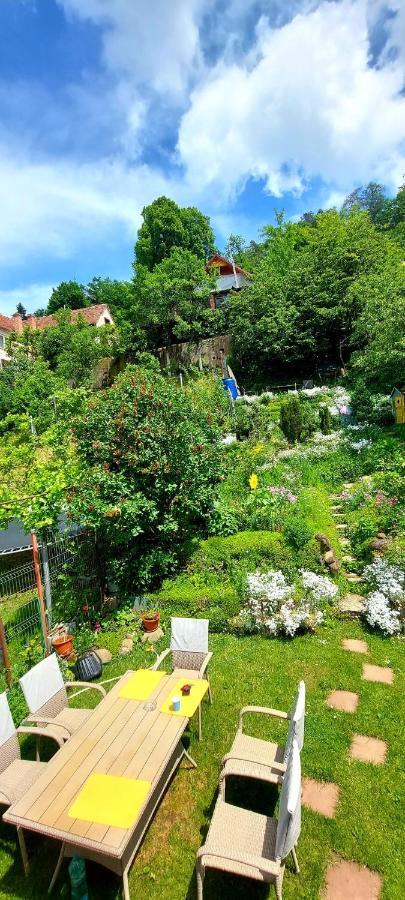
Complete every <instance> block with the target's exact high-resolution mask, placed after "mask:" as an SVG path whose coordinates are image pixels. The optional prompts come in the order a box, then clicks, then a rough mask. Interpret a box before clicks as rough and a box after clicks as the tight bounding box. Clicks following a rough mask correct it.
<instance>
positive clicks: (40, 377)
mask: <svg viewBox="0 0 405 900" xmlns="http://www.w3.org/2000/svg"><path fill="white" fill-rule="evenodd" d="M61 386H62V382H61V381H60V379H59V378H58V377H57V376H56V375H55V374H54V373H53V372H51V371H50V368H49V365H48V364H47V363H46V361H45V360H44V359H33V358H32V357H30V356H29V355H28V354H27V353H26V352H24V350H23V349H19V350H18V352H16V353H15V354H14V355H13V356H12V357H11V359H10V361H9V362H8V363H7V366H5V367H4V368H2V369H0V419H5V418H6V417H7V416H8V415H9V414H10V413H11V414H12V415H24V414H26V415H28V416H32V418H33V419H34V420H35V426H36V429H37V430H38V431H43V430H44V428H46V427H47V426H48V424H49V423H50V421H51V419H52V416H53V409H52V403H51V398H52V395H53V393H54V392H55V391H56V390H58V389H60V388H61Z"/></svg>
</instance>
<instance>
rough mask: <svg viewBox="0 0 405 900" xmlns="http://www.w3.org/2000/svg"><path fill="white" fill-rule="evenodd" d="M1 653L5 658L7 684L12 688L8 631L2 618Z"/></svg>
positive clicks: (0, 631) (0, 632) (0, 629)
mask: <svg viewBox="0 0 405 900" xmlns="http://www.w3.org/2000/svg"><path fill="white" fill-rule="evenodd" d="M0 654H1V656H2V658H3V665H4V668H5V670H6V678H7V684H8V686H9V688H11V685H12V683H13V678H12V674H11V666H10V657H9V655H8V647H7V641H6V633H5V631H4V624H3V619H0Z"/></svg>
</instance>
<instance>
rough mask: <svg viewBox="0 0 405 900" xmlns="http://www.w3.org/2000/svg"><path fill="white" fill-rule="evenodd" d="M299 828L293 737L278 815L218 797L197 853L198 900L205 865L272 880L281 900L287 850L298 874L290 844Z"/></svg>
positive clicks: (297, 769) (296, 754) (298, 786)
mask: <svg viewBox="0 0 405 900" xmlns="http://www.w3.org/2000/svg"><path fill="white" fill-rule="evenodd" d="M300 831H301V762H300V751H299V749H298V744H297V741H295V740H294V741H293V745H292V750H291V753H290V756H289V759H288V764H287V769H286V773H285V776H284V780H283V785H282V788H281V794H280V807H279V815H278V819H275V818H271V817H269V816H263V815H260V814H259V813H256V812H251V811H250V810H247V809H242V808H241V807H238V806H232V804H230V803H226V802H225V800H223V799H222V797H221V796H219V797H218V800H217V802H216V806H215V809H214V814H213V817H212V821H211V825H210V827H209V831H208V834H207V838H206V841H205V844H204V845H203V847H201V848H200V850H199V851H198V853H197V867H196V869H197V896H198V900H202V898H203V886H204V875H205V870H206V869H219V870H220V871H221V872H229V873H231V874H234V875H241V876H244V877H245V878H254V879H255V880H256V881H261V882H266V883H269V884H274V886H275V889H276V897H277V900H282V884H283V877H284V869H285V859H286V857H287V856H288V854H289V853H291V854H292V858H293V862H294V866H295V871H296V872H297V873H298V872H299V866H298V860H297V854H296V844H297V841H298V838H299V835H300Z"/></svg>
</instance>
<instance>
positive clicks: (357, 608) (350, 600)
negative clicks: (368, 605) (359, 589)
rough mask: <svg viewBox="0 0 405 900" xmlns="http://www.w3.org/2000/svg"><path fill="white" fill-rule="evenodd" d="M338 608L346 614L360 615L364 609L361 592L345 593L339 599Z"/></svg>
mask: <svg viewBox="0 0 405 900" xmlns="http://www.w3.org/2000/svg"><path fill="white" fill-rule="evenodd" d="M339 609H340V612H341V613H344V614H345V615H348V616H361V615H362V613H363V612H364V610H365V605H364V597H362V596H361V594H346V596H345V597H342V599H341V600H339Z"/></svg>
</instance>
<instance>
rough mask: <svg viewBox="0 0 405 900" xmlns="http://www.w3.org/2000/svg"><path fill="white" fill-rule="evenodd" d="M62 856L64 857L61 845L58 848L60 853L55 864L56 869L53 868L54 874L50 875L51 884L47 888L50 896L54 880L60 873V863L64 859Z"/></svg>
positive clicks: (63, 848) (63, 849) (63, 847)
mask: <svg viewBox="0 0 405 900" xmlns="http://www.w3.org/2000/svg"><path fill="white" fill-rule="evenodd" d="M64 855H65V844H64V843H63V844H62V846H61V848H60V853H59V856H58V862H57V863H56V868H55V871H54V873H53V875H52V879H51V883H50V885H49V888H48V894H51V893H52V890H53V887H54V885H55V882H56V879H57V877H58V875H59V872H60V868H61V865H62V862H63V857H64Z"/></svg>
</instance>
